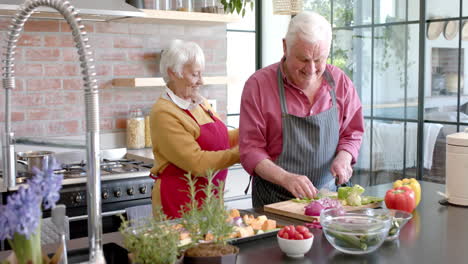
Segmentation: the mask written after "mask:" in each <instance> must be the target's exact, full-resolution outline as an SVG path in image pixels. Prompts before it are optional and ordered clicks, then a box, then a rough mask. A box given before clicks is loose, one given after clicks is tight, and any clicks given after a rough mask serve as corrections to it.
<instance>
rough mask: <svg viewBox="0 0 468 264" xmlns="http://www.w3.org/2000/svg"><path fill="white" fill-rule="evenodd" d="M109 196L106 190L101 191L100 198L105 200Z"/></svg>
mask: <svg viewBox="0 0 468 264" xmlns="http://www.w3.org/2000/svg"><path fill="white" fill-rule="evenodd" d="M107 198H109V192H108V191H107V190H104V191H102V199H104V200H106V199H107Z"/></svg>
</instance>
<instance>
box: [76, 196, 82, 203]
mask: <svg viewBox="0 0 468 264" xmlns="http://www.w3.org/2000/svg"><path fill="white" fill-rule="evenodd" d="M81 201H83V197H82V196H81V195H80V194H77V195H76V196H75V203H81Z"/></svg>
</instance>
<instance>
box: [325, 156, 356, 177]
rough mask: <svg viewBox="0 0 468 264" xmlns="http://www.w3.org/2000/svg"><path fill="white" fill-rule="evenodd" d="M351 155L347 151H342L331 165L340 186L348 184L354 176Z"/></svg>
mask: <svg viewBox="0 0 468 264" xmlns="http://www.w3.org/2000/svg"><path fill="white" fill-rule="evenodd" d="M352 158H353V157H352V156H351V154H349V153H348V152H347V151H344V150H340V151H339V152H338V154H337V155H336V157H335V159H334V160H333V163H332V165H331V168H330V171H331V173H332V175H333V176H334V177H336V178H337V183H338V184H343V183H347V182H348V181H349V179H350V178H351V176H353V168H352V167H351V160H352Z"/></svg>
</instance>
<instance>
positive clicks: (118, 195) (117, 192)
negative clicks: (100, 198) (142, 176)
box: [114, 189, 122, 198]
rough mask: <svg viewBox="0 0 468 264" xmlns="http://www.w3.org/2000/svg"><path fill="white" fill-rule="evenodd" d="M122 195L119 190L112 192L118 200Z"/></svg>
mask: <svg viewBox="0 0 468 264" xmlns="http://www.w3.org/2000/svg"><path fill="white" fill-rule="evenodd" d="M121 195H122V191H121V190H120V189H117V190H115V191H114V196H115V197H117V198H119V197H120V196H121Z"/></svg>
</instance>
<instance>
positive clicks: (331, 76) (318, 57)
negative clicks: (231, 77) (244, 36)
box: [239, 12, 364, 207]
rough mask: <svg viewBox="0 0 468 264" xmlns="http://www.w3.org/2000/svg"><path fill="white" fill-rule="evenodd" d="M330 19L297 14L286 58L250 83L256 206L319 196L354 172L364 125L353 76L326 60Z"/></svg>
mask: <svg viewBox="0 0 468 264" xmlns="http://www.w3.org/2000/svg"><path fill="white" fill-rule="evenodd" d="M331 38H332V32H331V26H330V23H329V22H328V21H327V20H326V19H325V18H324V17H322V16H320V15H318V14H316V13H313V12H302V13H300V14H298V15H297V16H295V17H294V18H293V19H292V20H291V22H290V24H289V28H288V32H287V34H286V37H285V38H284V39H283V52H284V57H283V58H282V59H281V61H280V62H278V63H276V64H273V65H270V66H268V67H266V68H263V69H261V70H259V71H257V72H255V73H254V74H253V75H252V76H251V77H250V78H249V79H248V80H247V82H246V84H245V87H244V91H243V94H242V100H241V111H240V143H239V145H240V155H241V163H242V165H243V166H244V168H245V169H246V170H247V172H249V174H250V175H252V176H254V177H253V184H252V186H253V187H252V188H253V189H252V197H253V206H254V207H260V206H263V205H265V204H270V203H275V202H279V201H284V200H288V199H292V198H294V197H300V198H302V197H308V198H312V197H314V196H316V194H317V189H321V188H323V187H325V188H328V189H331V190H334V189H336V185H335V184H343V183H346V182H348V181H349V179H350V178H351V176H352V172H353V170H352V164H354V163H355V162H356V159H357V156H358V152H359V148H360V145H361V139H362V134H363V132H364V125H363V123H364V120H363V117H362V106H361V102H360V100H359V97H358V94H357V92H356V90H355V88H354V85H353V83H352V82H351V80H350V79H349V78H348V77H347V76H346V75H345V74H344V73H343V71H341V70H340V69H338V68H337V67H335V66H333V65H329V64H327V63H326V61H327V58H328V55H329V53H330V45H331Z"/></svg>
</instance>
